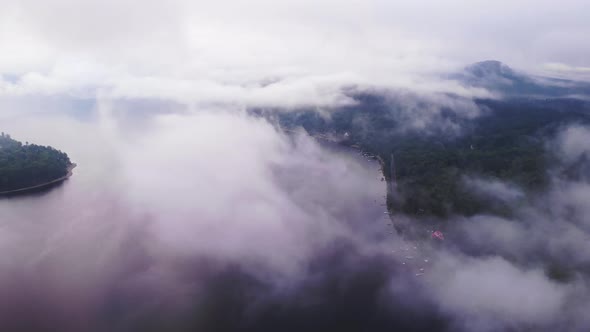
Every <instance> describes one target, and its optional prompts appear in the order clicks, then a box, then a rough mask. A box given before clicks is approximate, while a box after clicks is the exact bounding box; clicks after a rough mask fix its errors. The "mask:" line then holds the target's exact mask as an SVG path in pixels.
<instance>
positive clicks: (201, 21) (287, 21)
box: [0, 0, 590, 107]
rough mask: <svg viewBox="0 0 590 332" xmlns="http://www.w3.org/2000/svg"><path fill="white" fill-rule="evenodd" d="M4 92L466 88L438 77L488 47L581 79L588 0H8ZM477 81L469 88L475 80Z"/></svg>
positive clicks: (264, 94) (318, 94) (2, 30)
mask: <svg viewBox="0 0 590 332" xmlns="http://www.w3.org/2000/svg"><path fill="white" fill-rule="evenodd" d="M0 8H1V9H2V10H1V11H0V22H1V23H0V44H1V45H2V46H3V47H2V48H3V50H4V51H3V52H2V55H0V74H1V75H2V77H3V78H2V80H0V93H1V94H3V95H6V94H8V95H14V94H17V95H22V94H35V93H37V94H70V95H72V94H73V95H88V94H90V95H93V96H96V95H101V96H103V97H105V96H109V97H156V98H167V99H175V100H180V101H183V102H198V103H206V104H218V103H220V102H223V103H233V104H235V105H238V106H244V105H265V106H266V105H270V106H285V107H292V106H298V105H301V104H305V105H309V104H312V105H318V106H327V105H333V104H339V103H340V104H341V103H346V102H347V100H346V98H345V97H343V96H342V95H341V94H339V89H340V88H342V87H343V86H359V85H360V86H384V87H398V88H399V87H403V88H410V89H415V90H425V91H440V90H443V91H449V90H450V91H453V92H463V93H467V92H465V91H463V90H461V88H459V87H457V86H454V85H453V84H449V83H448V82H443V83H441V82H439V80H438V79H436V77H437V75H439V74H441V73H447V72H449V71H453V70H458V69H460V68H462V67H464V66H466V65H468V64H470V63H473V62H476V61H482V60H489V59H496V60H500V61H503V62H505V63H506V64H508V65H510V66H512V67H514V68H517V69H520V70H524V71H528V72H530V73H536V74H550V75H553V76H564V77H571V78H587V76H588V71H589V68H590V64H589V63H588V60H587V59H589V58H590V46H588V43H587V42H586V36H588V34H589V33H590V23H588V19H587V18H588V16H587V14H586V10H585V9H586V4H585V2H584V1H577V0H576V1H572V0H566V1H561V2H560V3H559V6H557V5H555V3H554V2H553V1H528V0H525V1H494V2H488V1H458V0H455V1H424V0H421V1H412V2H399V1H382V0H370V1H353V0H345V1H332V0H323V1H319V2H318V1H307V0H306V1H292V0H286V1H280V2H277V1H269V0H254V1H247V2H246V1H228V0H222V1H215V2H212V1H208V2H205V1H183V0H172V1H165V2H163V1H162V2H155V1H150V2H147V3H146V2H145V1H138V0H123V1H114V0H107V1H83V2H80V1H73V0H52V1H43V2H39V1H31V0H24V1H11V0H3V1H2V2H1V3H0ZM472 93H473V92H472Z"/></svg>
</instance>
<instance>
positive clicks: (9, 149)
mask: <svg viewBox="0 0 590 332" xmlns="http://www.w3.org/2000/svg"><path fill="white" fill-rule="evenodd" d="M75 166H76V164H73V163H72V162H71V161H70V158H69V157H68V155H67V154H66V153H65V152H62V151H59V150H57V149H55V148H53V147H51V146H41V145H36V144H29V143H28V142H26V143H25V144H23V143H21V142H19V141H17V140H15V139H13V138H11V137H10V135H8V134H5V133H4V132H2V133H1V134H0V195H12V194H21V193H27V192H31V191H35V190H39V189H44V188H46V187H49V186H52V185H54V184H57V183H60V182H62V181H64V180H65V179H67V178H69V177H70V176H71V175H72V169H73V168H74V167H75Z"/></svg>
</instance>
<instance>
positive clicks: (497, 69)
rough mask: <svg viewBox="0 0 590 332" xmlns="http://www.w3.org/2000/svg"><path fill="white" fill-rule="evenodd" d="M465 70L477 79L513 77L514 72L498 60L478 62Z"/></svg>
mask: <svg viewBox="0 0 590 332" xmlns="http://www.w3.org/2000/svg"><path fill="white" fill-rule="evenodd" d="M465 70H466V71H467V72H468V73H470V74H472V75H474V76H475V77H489V76H500V77H502V76H504V77H505V76H513V75H514V71H513V70H512V69H511V68H510V67H508V66H507V65H505V64H503V63H502V62H500V61H497V60H486V61H481V62H476V63H474V64H472V65H469V66H467V68H465Z"/></svg>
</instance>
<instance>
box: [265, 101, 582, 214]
mask: <svg viewBox="0 0 590 332" xmlns="http://www.w3.org/2000/svg"><path fill="white" fill-rule="evenodd" d="M352 97H353V98H354V99H355V100H356V101H357V104H356V105H354V106H348V107H342V108H339V109H336V110H333V111H332V113H331V114H330V115H329V117H323V116H321V115H320V114H318V112H316V111H312V110H309V111H308V110H301V111H299V112H291V113H283V114H281V115H280V116H279V118H278V119H277V121H278V122H279V123H280V124H281V126H282V127H286V128H293V127H303V128H305V129H306V130H307V131H308V132H309V133H310V134H312V135H315V134H325V133H329V134H331V135H332V136H334V137H341V138H342V143H344V144H348V145H355V146H359V147H360V148H361V149H362V150H363V151H366V152H369V153H372V154H374V155H376V156H379V157H380V159H381V160H382V161H383V162H384V175H385V177H386V178H387V179H390V178H391V176H392V174H391V164H390V163H391V160H392V156H393V159H394V160H395V162H394V163H395V164H394V165H395V167H394V169H395V173H396V174H395V177H396V179H397V188H398V191H399V193H400V195H399V196H398V199H397V200H396V199H395V197H389V199H388V205H389V208H390V209H391V210H394V211H401V212H404V213H408V214H413V215H435V216H447V215H449V214H454V213H460V214H465V215H472V214H476V213H481V212H486V213H497V214H506V213H509V211H507V206H503V205H502V204H501V202H499V203H497V204H495V203H493V202H490V201H487V200H485V199H484V198H481V197H478V196H477V195H473V193H471V192H470V191H469V190H470V189H469V188H468V186H466V185H465V179H468V178H469V177H480V178H486V179H492V180H493V179H496V180H501V181H506V182H509V183H514V184H515V185H518V186H519V187H521V188H523V189H524V190H525V191H527V192H529V193H534V192H536V191H539V190H542V189H543V188H544V187H545V186H546V185H547V181H548V174H547V171H548V167H549V163H551V154H550V151H548V150H547V146H546V145H547V142H548V141H549V140H550V139H551V137H553V136H554V135H555V133H556V131H557V130H559V129H560V128H563V127H564V126H566V125H568V124H572V123H590V103H589V102H587V101H582V100H576V99H570V98H552V99H538V98H506V99H498V100H490V99H482V100H475V101H474V103H475V105H476V106H477V107H478V108H479V109H480V110H485V111H484V112H483V113H482V114H480V115H479V116H478V117H476V118H474V119H466V120H465V119H463V120H462V119H459V118H453V117H455V116H456V112H455V110H444V109H443V110H441V111H440V113H439V114H440V119H439V120H440V122H444V121H446V120H449V119H450V120H452V122H453V123H459V125H460V130H458V131H453V130H449V129H446V130H445V129H442V130H441V129H440V128H439V129H433V130H429V131H425V130H423V129H416V130H412V129H411V128H408V127H407V125H408V122H407V121H406V119H405V118H404V117H405V116H406V115H405V114H404V113H403V112H404V109H407V101H400V98H399V96H393V97H391V96H387V95H384V94H382V93H362V94H356V95H353V96H352ZM404 98H405V99H407V97H404ZM415 98H417V100H415V101H413V103H415V105H417V106H416V108H417V109H419V108H422V109H423V108H428V107H430V105H429V102H428V101H423V100H422V101H421V100H419V98H418V97H415ZM456 98H457V99H459V97H456ZM402 103H406V104H402Z"/></svg>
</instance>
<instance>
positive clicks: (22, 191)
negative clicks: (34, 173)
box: [0, 163, 78, 196]
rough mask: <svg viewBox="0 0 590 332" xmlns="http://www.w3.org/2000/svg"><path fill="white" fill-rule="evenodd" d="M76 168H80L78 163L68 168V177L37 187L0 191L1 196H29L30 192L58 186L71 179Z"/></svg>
mask: <svg viewBox="0 0 590 332" xmlns="http://www.w3.org/2000/svg"><path fill="white" fill-rule="evenodd" d="M76 166H78V165H77V164H76V163H72V164H70V166H68V172H67V173H66V175H64V176H62V177H60V178H58V179H55V180H51V181H49V182H45V183H42V184H38V185H36V186H31V187H26V188H20V189H14V190H7V191H0V196H11V195H20V194H27V193H30V192H35V191H38V190H43V189H46V188H49V187H51V186H53V185H56V184H58V183H61V182H63V181H65V180H67V179H69V178H70V177H71V176H72V175H73V170H74V168H76Z"/></svg>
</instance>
